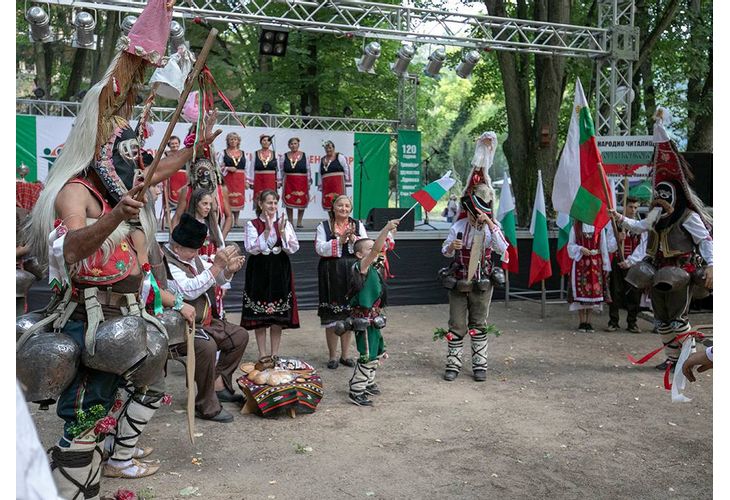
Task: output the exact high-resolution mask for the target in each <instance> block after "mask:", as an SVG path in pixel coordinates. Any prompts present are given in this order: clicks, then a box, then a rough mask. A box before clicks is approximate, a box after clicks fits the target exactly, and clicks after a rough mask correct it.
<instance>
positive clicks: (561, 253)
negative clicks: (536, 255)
mask: <svg viewBox="0 0 730 500" xmlns="http://www.w3.org/2000/svg"><path fill="white" fill-rule="evenodd" d="M557 222H558V252H557V254H555V258H556V260H557V261H558V265H560V274H561V275H564V274H570V271H572V269H573V260H572V259H571V258H570V256H569V255H568V239H569V238H570V230H571V229H573V219H571V218H570V216H569V215H567V214H564V213H562V212H558V221H557Z"/></svg>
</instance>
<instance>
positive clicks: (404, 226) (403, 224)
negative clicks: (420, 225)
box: [365, 208, 415, 231]
mask: <svg viewBox="0 0 730 500" xmlns="http://www.w3.org/2000/svg"><path fill="white" fill-rule="evenodd" d="M407 211H408V209H407V208H371V209H370V212H368V218H367V219H366V220H365V229H367V230H368V231H380V230H381V229H383V227H385V224H386V223H387V222H388V221H389V220H392V219H400V218H401V217H403V214H404V213H406V212H407ZM414 225H415V209H413V210H411V212H410V213H409V214H408V215H407V216H406V218H405V219H403V220H402V221H400V225H399V226H398V231H413V226H414Z"/></svg>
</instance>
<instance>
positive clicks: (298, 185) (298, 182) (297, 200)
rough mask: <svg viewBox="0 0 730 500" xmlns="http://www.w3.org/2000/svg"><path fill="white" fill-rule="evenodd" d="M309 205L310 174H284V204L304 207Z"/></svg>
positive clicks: (289, 206) (292, 206)
mask: <svg viewBox="0 0 730 500" xmlns="http://www.w3.org/2000/svg"><path fill="white" fill-rule="evenodd" d="M307 205H309V176H308V175H307V174H299V173H293V174H284V206H285V207H287V208H299V209H304V208H307Z"/></svg>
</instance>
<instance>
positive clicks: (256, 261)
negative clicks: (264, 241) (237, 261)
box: [241, 251, 299, 330]
mask: <svg viewBox="0 0 730 500" xmlns="http://www.w3.org/2000/svg"><path fill="white" fill-rule="evenodd" d="M271 325H279V326H281V327H282V328H299V311H298V310H297V296H296V294H295V292H294V275H293V273H292V271H291V262H290V260H289V256H288V255H287V254H286V253H285V252H284V251H282V252H280V253H278V254H273V253H271V254H269V255H262V254H258V255H250V256H249V257H248V263H247V264H246V283H245V285H244V289H243V310H242V311H241V326H242V327H244V328H245V329H247V330H254V329H256V328H265V327H268V326H271Z"/></svg>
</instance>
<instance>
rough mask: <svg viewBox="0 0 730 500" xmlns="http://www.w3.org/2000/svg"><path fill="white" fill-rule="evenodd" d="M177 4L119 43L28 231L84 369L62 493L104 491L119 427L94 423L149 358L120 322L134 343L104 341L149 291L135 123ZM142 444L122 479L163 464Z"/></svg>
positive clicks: (148, 13) (68, 422)
mask: <svg viewBox="0 0 730 500" xmlns="http://www.w3.org/2000/svg"><path fill="white" fill-rule="evenodd" d="M173 3H174V2H169V3H166V2H165V1H164V0H150V2H149V3H148V5H147V6H146V7H145V9H144V11H143V12H142V14H141V15H140V16H139V18H138V20H137V22H136V23H135V25H134V27H133V28H132V30H130V32H129V34H128V35H127V36H122V37H121V50H120V51H119V52H118V53H117V55H116V56H115V57H114V59H113V60H112V63H111V64H110V66H109V68H108V69H107V71H106V73H105V74H104V76H103V77H102V79H101V81H99V82H98V83H96V84H95V85H94V86H92V87H91V88H90V89H89V91H88V92H87V94H86V96H85V97H84V100H83V101H82V103H81V109H80V111H79V114H78V116H77V118H76V120H75V123H74V127H73V129H72V130H71V132H70V134H69V136H68V138H67V140H66V142H65V146H64V150H63V153H62V154H61V155H60V156H59V158H58V159H57V160H56V162H55V164H54V168H53V169H52V170H51V171H50V172H49V176H48V179H47V180H46V186H45V189H44V190H43V192H42V193H41V196H40V198H39V199H38V202H37V204H36V206H35V208H34V211H33V214H32V216H31V221H30V226H29V228H28V233H29V235H30V238H31V240H30V242H31V245H32V248H33V253H34V254H35V255H36V256H38V259H39V261H41V262H43V263H44V265H45V264H46V263H47V264H48V265H49V282H50V284H51V285H52V287H53V289H54V291H56V292H58V295H57V297H56V298H59V299H60V304H59V306H58V307H59V310H60V311H63V312H64V315H63V316H61V317H59V322H58V323H59V324H60V329H61V331H62V332H63V333H64V334H65V335H68V336H69V337H71V339H73V342H74V343H75V344H77V345H78V347H79V352H80V353H81V364H80V365H79V366H78V369H77V372H76V373H75V374H72V377H73V378H72V380H71V382H70V383H69V385H68V386H67V387H66V388H65V389H63V391H62V392H61V394H60V396H59V398H58V415H59V416H60V417H61V418H62V419H63V420H64V435H63V437H62V438H61V439H60V440H59V442H58V444H57V445H56V446H54V447H53V449H52V452H51V469H52V471H53V476H54V480H55V481H56V485H57V487H58V489H59V494H60V495H61V496H62V497H64V498H85V499H94V498H98V497H99V490H100V484H99V477H100V471H99V466H100V462H101V456H102V452H101V447H102V442H103V440H104V434H105V433H106V432H107V431H108V430H109V426H111V425H114V423H113V422H111V421H109V420H107V419H102V420H99V421H97V422H94V420H95V419H96V418H97V417H96V415H98V414H101V415H102V416H103V415H105V414H106V413H107V412H108V411H109V410H110V409H111V407H112V403H113V402H114V395H115V392H116V390H117V387H118V386H119V385H120V383H121V382H122V380H123V376H124V375H127V376H129V374H130V373H131V371H132V370H133V369H134V368H135V367H136V366H137V363H139V362H140V361H141V360H143V359H145V356H147V349H146V345H145V344H146V342H145V341H144V337H139V331H138V330H139V328H137V329H128V328H118V329H115V330H114V334H115V335H118V337H117V338H120V339H124V340H127V342H124V341H122V342H121V344H120V347H121V348H119V347H117V348H111V347H110V342H108V340H109V336H110V332H109V328H111V327H113V326H115V325H117V326H118V325H119V322H126V321H128V320H129V321H132V322H134V323H136V324H138V325H139V321H138V320H137V318H136V317H130V316H134V311H136V310H140V308H143V307H144V299H143V298H142V297H141V291H142V290H143V282H147V281H148V279H147V277H148V274H149V271H147V270H146V269H145V267H146V266H145V265H144V264H145V263H149V258H150V255H151V252H152V249H153V248H155V247H156V245H157V243H156V241H155V221H154V213H153V206H152V205H151V204H149V203H148V204H146V205H145V204H144V203H143V202H141V201H137V200H135V199H133V197H134V196H135V195H137V194H138V193H139V192H140V186H139V185H137V186H134V183H135V177H136V176H140V175H141V176H145V175H149V173H140V172H139V170H138V168H139V167H140V163H139V159H140V155H139V148H140V146H139V142H138V137H137V135H136V134H135V133H134V131H133V130H132V129H131V127H130V126H129V123H128V120H129V119H130V118H131V115H132V110H133V107H134V104H135V99H136V96H137V90H136V89H137V86H138V85H141V84H142V83H143V82H144V73H145V69H146V68H147V67H149V64H148V63H152V64H153V65H156V64H162V63H163V58H162V55H163V54H164V52H165V48H166V45H167V38H168V36H169V28H170V21H171V17H172V4H173ZM214 120H215V115H214V114H212V115H211V116H210V117H208V118H207V119H206V121H210V122H211V123H208V125H209V127H207V130H211V128H212V126H213V124H214ZM218 133H219V131H218V132H216V133H211V134H206V136H205V137H204V138H202V139H201V141H200V143H199V145H200V146H201V147H202V146H204V145H205V144H209V143H211V142H212V141H213V139H215V137H216V136H217V135H218ZM191 157H192V150H191V149H185V150H182V151H179V152H177V153H174V154H170V155H168V156H167V157H166V158H164V159H162V160H161V161H160V163H159V165H158V169H157V170H156V171H155V172H154V175H153V178H152V179H151V183H152V184H153V185H154V184H157V183H159V182H162V181H164V180H165V179H167V178H169V177H170V176H171V175H172V174H173V173H174V172H176V171H177V170H179V169H180V167H182V166H183V165H184V164H185V162H186V161H189V160H190V158H191ZM148 172H149V171H148ZM138 180H139V179H138ZM137 219H138V222H137ZM72 292H76V293H72ZM160 292H161V298H162V305H163V306H171V305H173V304H174V301H175V297H174V295H172V294H170V293H166V292H165V291H164V290H161V291H160ZM120 296H123V297H124V302H123V301H121V300H119V297H120ZM125 304H126V305H128V306H129V307H126V306H125ZM133 306H134V307H133ZM100 310H103V313H104V320H103V322H101V323H99V321H102V320H101V316H100V314H99V311H100ZM72 311H73V314H71V312H72ZM67 314H70V317H69V316H67ZM125 314H126V315H127V317H125V318H124V319H122V318H121V316H123V315H125ZM64 318H68V319H67V320H66V321H64ZM143 318H146V317H145V316H143ZM148 321H149V320H148ZM125 324H128V323H125ZM97 325H98V326H97ZM143 325H146V323H143ZM132 330H135V331H132ZM142 330H144V326H143V327H142ZM142 334H144V332H142ZM31 341H32V338H31V339H29V340H28V342H31ZM20 350H22V346H21V349H20ZM37 369H38V370H39V371H42V370H43V369H45V367H44V366H38V367H37ZM56 375H57V376H60V375H61V374H56ZM162 380H164V379H162ZM162 396H163V393H162V391H160V390H159V388H155V389H150V390H147V392H146V393H145V408H144V409H142V408H138V410H139V412H141V413H142V414H143V418H142V419H139V418H135V421H134V425H135V426H136V427H137V428H139V427H140V426H141V427H143V426H144V425H145V424H146V423H147V421H148V420H149V418H151V414H153V413H154V410H155V408H157V407H158V406H159V402H160V400H161V399H162ZM135 404H136V403H135ZM130 406H131V405H130ZM80 412H83V413H80ZM129 414H130V415H131V414H132V413H131V412H129ZM135 414H137V413H135ZM102 424H103V425H102ZM131 425H132V421H131V418H129V419H127V418H126V417H124V418H120V421H119V422H118V423H117V432H120V431H121V432H126V431H125V429H129V427H130V426H131ZM135 451H136V448H135V447H134V443H130V448H129V449H127V451H126V452H125V453H124V454H122V453H121V452H120V455H118V456H114V457H112V459H114V460H115V462H114V463H113V465H114V467H115V468H116V469H117V470H118V471H120V474H123V475H124V476H125V477H143V476H145V475H149V474H150V473H153V472H154V471H155V470H156V467H153V466H151V464H144V463H142V462H138V461H136V460H135V459H134V458H133V453H135Z"/></svg>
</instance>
